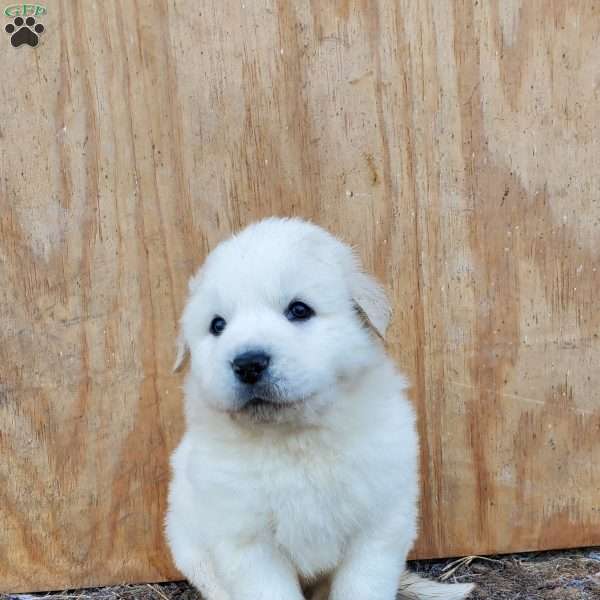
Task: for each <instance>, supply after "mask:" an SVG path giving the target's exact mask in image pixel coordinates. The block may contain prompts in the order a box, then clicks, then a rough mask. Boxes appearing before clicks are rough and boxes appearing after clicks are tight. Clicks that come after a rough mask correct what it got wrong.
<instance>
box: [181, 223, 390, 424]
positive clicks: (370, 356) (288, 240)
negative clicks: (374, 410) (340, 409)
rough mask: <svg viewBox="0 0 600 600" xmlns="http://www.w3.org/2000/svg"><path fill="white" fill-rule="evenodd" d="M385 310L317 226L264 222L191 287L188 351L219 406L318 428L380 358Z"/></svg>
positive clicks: (341, 249) (204, 391) (346, 253)
mask: <svg viewBox="0 0 600 600" xmlns="http://www.w3.org/2000/svg"><path fill="white" fill-rule="evenodd" d="M388 317H389V308H388V305H387V302H386V300H385V296H384V295H383V293H382V291H381V289H380V288H379V286H378V285H377V284H376V283H375V282H374V281H373V280H372V279H371V278H370V277H368V276H366V275H365V274H363V273H362V272H361V271H360V269H359V267H358V264H357V261H356V260H355V258H354V256H353V254H352V252H351V250H350V248H348V247H347V246H346V245H344V244H342V243H341V242H339V241H338V240H336V239H335V238H334V237H332V236H331V235H329V234H328V233H327V232H325V231H324V230H322V229H320V228H319V227H317V226H315V225H312V224H309V223H305V222H303V221H299V220H282V219H268V220H266V221H262V222H260V223H257V224H255V225H252V226H250V227H249V228H247V229H245V230H244V231H243V232H242V233H240V234H239V235H238V236H236V237H234V238H231V239H229V240H227V241H226V242H223V243H222V244H220V245H219V246H218V247H217V248H216V249H215V250H214V251H213V252H212V253H211V254H210V255H209V257H208V258H207V260H206V262H205V264H204V266H203V267H202V269H201V270H200V272H199V273H198V275H197V276H196V277H195V278H194V279H193V280H192V281H191V283H190V298H189V300H188V304H187V306H186V309H185V311H184V315H183V318H182V332H183V336H182V340H181V342H182V344H183V347H182V351H180V355H179V358H178V361H179V362H181V359H182V357H183V350H184V349H185V348H187V349H189V351H190V353H191V372H190V377H191V378H193V379H194V380H195V382H196V384H197V385H196V389H198V390H199V396H200V397H199V398H197V399H193V400H192V401H198V402H206V403H208V404H209V405H210V406H211V407H212V408H213V409H215V410H219V411H224V412H227V413H230V414H231V415H232V416H233V417H234V418H236V419H239V420H242V421H243V420H248V421H253V422H277V423H281V422H288V423H289V422H298V423H302V422H314V420H315V419H316V418H318V415H319V414H321V412H322V411H324V410H327V408H328V406H330V405H331V403H332V402H336V401H343V398H342V396H343V394H340V393H339V392H340V390H341V389H342V388H343V387H344V386H351V385H352V383H353V381H354V380H355V379H356V378H357V377H360V375H361V373H362V372H363V371H364V369H366V368H368V367H369V365H371V364H372V363H373V361H374V360H376V359H377V356H378V348H379V341H378V340H377V336H376V335H374V332H378V333H380V334H383V332H384V329H385V326H386V325H387V321H388Z"/></svg>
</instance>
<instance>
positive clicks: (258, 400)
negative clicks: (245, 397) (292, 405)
mask: <svg viewBox="0 0 600 600" xmlns="http://www.w3.org/2000/svg"><path fill="white" fill-rule="evenodd" d="M284 406H285V405H284V404H282V403H281V402H277V401H276V400H269V399H268V398H262V397H261V396H254V397H253V398H250V400H249V401H248V402H246V404H244V406H242V410H257V409H262V408H267V409H271V410H279V409H281V408H283V407H284Z"/></svg>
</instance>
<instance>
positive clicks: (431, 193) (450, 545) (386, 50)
mask: <svg viewBox="0 0 600 600" xmlns="http://www.w3.org/2000/svg"><path fill="white" fill-rule="evenodd" d="M42 22H43V23H44V25H45V27H46V31H45V32H44V34H43V35H42V38H41V42H40V44H39V45H38V46H37V47H36V48H35V49H34V48H30V47H29V46H21V47H19V48H17V49H15V48H13V47H12V46H11V45H10V44H9V43H8V39H6V38H7V37H8V36H6V38H5V39H4V40H3V42H4V43H3V44H0V58H1V60H2V64H3V65H4V66H5V68H4V76H3V77H2V80H1V81H0V160H1V163H0V175H1V179H0V209H1V210H0V282H1V284H2V285H1V286H0V327H1V328H2V332H3V334H4V335H3V336H2V344H0V453H1V456H2V460H0V483H1V485H0V591H19V590H22V591H32V590H40V589H56V588H66V587H78V586H89V585H97V584H108V583H115V582H125V581H129V582H133V581H150V580H161V579H169V578H173V577H177V573H176V571H175V570H174V569H173V567H172V565H171V563H170V559H169V556H168V552H167V550H166V547H165V544H164V541H163V538H162V526H161V519H162V514H163V511H164V507H165V490H166V484H167V480H168V462H167V461H168V455H169V453H170V451H171V450H172V448H173V446H174V445H175V444H176V443H177V440H178V437H179V435H180V433H181V410H180V401H181V393H180V384H181V380H180V378H179V376H177V377H176V376H173V375H172V374H171V373H170V366H171V364H172V360H173V353H174V348H173V345H174V344H173V340H174V336H175V331H176V321H177V318H178V315H179V313H180V311H181V308H182V304H183V301H184V295H185V290H186V282H187V278H188V277H189V275H190V274H191V273H192V271H193V270H194V269H195V267H196V266H197V265H198V264H199V263H200V261H201V260H202V258H203V256H204V255H205V254H206V252H207V251H209V250H210V249H211V248H212V247H214V246H215V244H216V243H218V241H219V240H220V239H222V238H223V237H224V236H226V235H227V234H228V233H229V232H230V231H232V230H235V229H237V228H239V227H241V226H243V225H244V224H246V223H248V222H250V221H253V220H255V219H257V218H259V217H262V216H266V215H271V214H280V215H301V216H304V217H307V218H311V219H314V220H315V221H317V222H318V223H320V224H322V225H324V226H326V227H328V228H330V229H331V230H333V231H334V232H336V233H338V234H339V235H341V236H342V237H343V238H344V239H346V240H347V241H349V242H351V243H353V244H355V245H356V246H357V248H358V249H359V251H360V253H361V255H362V257H363V259H364V261H365V263H366V265H367V266H368V267H369V268H370V269H372V270H373V271H374V272H376V273H377V274H378V276H379V277H380V278H381V279H382V280H383V281H385V282H386V283H387V285H388V287H389V290H390V293H391V296H392V298H393V300H394V306H395V317H394V321H393V324H392V327H391V330H390V335H389V345H390V349H391V350H392V352H393V354H394V355H395V356H396V357H397V359H398V362H399V364H400V365H401V366H402V367H403V368H404V369H405V370H406V371H407V373H408V374H409V376H410V378H411V380H412V382H413V384H414V387H413V396H414V401H415V403H416V405H417V407H418V410H419V415H420V421H419V423H420V431H421V435H422V438H423V446H422V462H423V484H424V495H423V502H422V526H421V537H420V540H419V543H418V546H417V548H416V550H415V554H414V555H415V556H419V557H430V556H442V555H461V554H473V553H491V552H508V551H515V550H529V549H543V548H554V547H569V546H578V545H591V544H600V461H598V456H599V455H600V371H599V369H598V364H599V360H600V338H599V335H600V299H599V297H598V290H599V289H600V273H599V271H598V269H599V268H600V200H599V198H600V169H599V168H598V156H599V154H600V75H599V73H600V68H599V67H600V34H599V32H600V7H598V5H597V3H595V2H592V1H588V2H586V1H583V0H582V1H576V0H572V1H564V2H551V1H550V0H546V1H544V0H531V1H528V2H521V1H518V0H502V2H500V1H495V0H490V1H489V2H467V1H458V0H457V1H456V2H455V1H451V0H440V1H437V0H436V1H435V2H433V1H431V2H429V1H422V2H410V1H408V0H403V1H392V0H382V1H380V2H364V1H359V0H335V1H333V2H329V3H319V2H314V1H301V2H294V3H292V2H272V1H270V0H267V1H262V0H261V1H260V2H254V1H252V0H245V1H244V0H242V1H236V2H234V1H229V0H228V1H226V2H207V1H206V2H203V1H201V2H191V1H186V2H183V1H176V0H170V1H169V2H164V1H161V0H144V1H138V2H126V1H124V0H123V1H120V2H118V1H110V2H93V1H91V0H82V1H81V2H67V1H66V0H64V1H53V2H49V3H48V14H47V15H46V16H45V17H44V18H43V20H42ZM5 35H6V34H5Z"/></svg>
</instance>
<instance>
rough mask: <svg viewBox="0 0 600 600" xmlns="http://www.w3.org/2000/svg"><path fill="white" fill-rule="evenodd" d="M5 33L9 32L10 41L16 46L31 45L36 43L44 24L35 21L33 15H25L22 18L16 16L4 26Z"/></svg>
mask: <svg viewBox="0 0 600 600" xmlns="http://www.w3.org/2000/svg"><path fill="white" fill-rule="evenodd" d="M5 30H6V33H10V34H11V36H10V43H11V44H12V45H13V46H14V47H15V48H17V47H18V46H21V45H22V44H29V45H30V46H32V47H35V46H37V45H38V42H39V35H38V34H40V33H43V31H44V26H43V25H42V24H41V23H36V22H35V19H34V18H33V17H27V19H25V20H23V18H22V17H16V18H15V20H14V21H13V22H12V23H9V24H8V25H7V26H6V27H5Z"/></svg>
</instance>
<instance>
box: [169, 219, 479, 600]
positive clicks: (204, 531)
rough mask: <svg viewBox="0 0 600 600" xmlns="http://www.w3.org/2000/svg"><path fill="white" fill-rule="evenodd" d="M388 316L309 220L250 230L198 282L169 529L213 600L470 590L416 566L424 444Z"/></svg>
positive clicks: (374, 598) (214, 257)
mask: <svg viewBox="0 0 600 600" xmlns="http://www.w3.org/2000/svg"><path fill="white" fill-rule="evenodd" d="M388 320H389V305H388V303H387V300H386V298H385V295H384V293H383V291H382V289H381V288H380V287H379V286H378V285H377V283H376V282H375V281H374V280H373V279H371V277H369V276H368V275H366V274H364V273H363V272H362V270H361V268H360V265H359V263H358V261H357V259H356V257H355V256H354V254H353V253H352V251H351V249H350V248H349V247H348V246H346V245H345V244H343V243H341V242H340V241H338V240H337V239H335V238H334V237H333V236H331V235H330V234H328V233H327V232H326V231H324V230H323V229H321V228H319V227H317V226H316V225H312V224H310V223H306V222H303V221H300V220H297V219H267V220H265V221H262V222H260V223H257V224H254V225H252V226H250V227H248V228H247V229H245V230H244V231H243V232H242V233H240V234H239V235H237V236H235V237H233V238H231V239H229V240H228V241H225V242H223V243H222V244H220V245H219V246H218V247H217V248H216V249H215V250H214V251H213V252H212V253H211V254H210V255H209V256H208V258H207V259H206V262H205V264H204V266H203V267H202V268H201V270H200V271H199V273H198V274H197V275H196V276H195V277H194V278H193V279H192V281H191V282H190V295H189V299H188V302H187V306H186V308H185V311H184V313H183V317H182V319H181V326H182V335H181V338H180V349H179V352H178V358H177V364H176V367H178V366H179V365H180V364H181V362H182V361H183V358H184V355H185V353H186V351H187V350H189V352H190V354H191V368H190V372H189V374H188V376H187V379H186V383H185V408H186V422H187V429H186V433H185V435H184V437H183V440H182V441H181V444H180V445H179V447H178V448H177V450H176V451H175V453H174V454H173V458H172V468H173V480H172V482H171V487H170V493H169V510H168V514H167V520H166V532H167V538H168V541H169V544H170V547H171V550H172V553H173V557H174V560H175V563H176V565H177V567H178V568H179V569H180V570H181V571H182V573H184V574H185V575H186V577H187V578H188V579H189V580H190V581H191V582H192V583H193V584H194V585H195V586H196V587H198V588H199V590H200V591H201V592H202V593H203V595H204V596H205V597H206V598H207V599H208V600H302V599H303V598H305V597H308V598H314V599H316V598H319V599H323V600H326V599H329V600H393V599H394V598H395V597H396V593H397V590H398V588H400V590H401V591H400V597H401V598H410V599H422V600H424V599H433V598H439V599H443V600H452V599H458V598H465V597H466V596H467V595H468V594H469V592H470V590H471V588H472V586H471V585H443V584H439V583H434V582H430V581H427V580H424V579H420V578H419V577H417V576H415V575H412V574H410V573H408V572H407V571H405V559H406V555H407V553H408V551H409V550H410V548H411V546H412V544H413V541H414V539H415V535H416V523H417V496H418V466H417V454H418V450H417V446H418V442H417V435H416V432H415V415H414V412H413V409H412V408H411V405H410V403H409V402H408V400H407V399H406V396H405V392H404V390H405V387H406V384H405V381H404V379H403V378H402V377H401V376H400V375H399V374H398V373H397V371H396V369H395V367H394V365H393V363H392V361H391V360H390V359H389V358H388V357H387V356H386V354H385V350H384V347H383V344H382V342H381V340H380V337H379V336H383V334H384V333H385V329H386V326H387V324H388ZM305 594H306V595H307V596H305Z"/></svg>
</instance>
